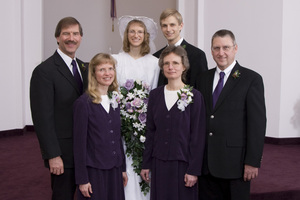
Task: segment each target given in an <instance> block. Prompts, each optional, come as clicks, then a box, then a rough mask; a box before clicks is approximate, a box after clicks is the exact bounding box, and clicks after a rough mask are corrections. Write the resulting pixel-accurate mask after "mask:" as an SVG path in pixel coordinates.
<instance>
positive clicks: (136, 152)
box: [120, 80, 150, 194]
mask: <svg viewBox="0 0 300 200" xmlns="http://www.w3.org/2000/svg"><path fill="white" fill-rule="evenodd" d="M149 91H150V86H149V85H148V84H147V83H145V82H142V81H139V80H136V81H134V80H127V81H126V83H125V84H124V85H123V86H121V87H120V92H121V103H120V108H121V119H122V128H121V134H122V136H123V138H124V141H125V145H126V155H127V156H131V157H132V161H133V163H132V166H133V168H134V171H135V172H136V173H137V174H138V175H139V174H140V172H141V168H142V160H143V150H144V148H145V147H144V142H145V141H146V137H145V132H146V130H145V127H146V117H147V114H146V112H147V104H148V95H149ZM140 187H141V190H142V192H143V193H144V194H147V193H148V192H149V190H150V188H149V185H148V184H147V183H146V182H145V181H142V182H140Z"/></svg>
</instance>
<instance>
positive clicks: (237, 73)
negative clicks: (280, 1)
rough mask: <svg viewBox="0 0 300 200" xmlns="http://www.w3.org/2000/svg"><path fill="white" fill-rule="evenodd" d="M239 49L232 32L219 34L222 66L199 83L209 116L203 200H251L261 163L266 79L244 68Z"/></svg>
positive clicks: (215, 41)
mask: <svg viewBox="0 0 300 200" xmlns="http://www.w3.org/2000/svg"><path fill="white" fill-rule="evenodd" d="M237 50H238V46H237V44H236V41H235V36H234V34H233V33H232V32H231V31H229V30H219V31H217V32H216V33H215V34H214V35H213V37H212V41H211V53H212V56H213V59H214V60H215V62H216V64H217V67H216V68H213V69H211V70H209V71H207V72H206V73H204V74H202V75H201V76H200V77H199V81H198V82H197V88H198V89H199V90H200V91H201V93H202V95H203V97H204V100H205V103H206V116H207V118H206V121H207V136H206V137H207V138H206V153H205V155H204V162H203V163H204V164H203V168H202V169H203V170H202V176H200V177H199V199H200V200H210V199H218V200H221V199H222V200H241V199H242V200H247V199H249V198H250V182H251V180H252V179H254V178H256V177H257V175H258V168H259V167H260V164H261V159H262V152H263V145H264V137H265V130H266V108H265V100H264V86H263V80H262V77H261V76H260V75H259V74H258V73H256V72H254V71H252V70H250V69H247V68H244V67H242V66H240V65H239V63H238V62H237V61H236V60H235V55H236V53H237Z"/></svg>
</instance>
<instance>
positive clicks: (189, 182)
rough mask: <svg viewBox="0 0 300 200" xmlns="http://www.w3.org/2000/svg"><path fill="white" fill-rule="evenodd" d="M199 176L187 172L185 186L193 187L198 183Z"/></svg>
mask: <svg viewBox="0 0 300 200" xmlns="http://www.w3.org/2000/svg"><path fill="white" fill-rule="evenodd" d="M197 180H198V177H197V176H194V175H189V174H185V175H184V182H185V187H193V186H194V185H195V184H196V183H197Z"/></svg>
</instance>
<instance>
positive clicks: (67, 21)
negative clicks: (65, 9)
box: [54, 17, 83, 38]
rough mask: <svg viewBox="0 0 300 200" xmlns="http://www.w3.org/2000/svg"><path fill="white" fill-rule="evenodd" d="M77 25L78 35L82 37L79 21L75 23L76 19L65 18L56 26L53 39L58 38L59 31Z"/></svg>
mask: <svg viewBox="0 0 300 200" xmlns="http://www.w3.org/2000/svg"><path fill="white" fill-rule="evenodd" d="M77 24H78V26H79V33H80V35H81V37H82V36H83V31H82V27H81V24H80V23H79V21H77V19H75V18H74V17H65V18H62V19H61V20H60V21H59V22H58V24H57V26H56V29H55V33H54V36H55V38H57V37H59V36H60V33H61V30H62V29H63V28H66V27H68V26H71V25H77Z"/></svg>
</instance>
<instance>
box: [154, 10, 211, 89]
mask: <svg viewBox="0 0 300 200" xmlns="http://www.w3.org/2000/svg"><path fill="white" fill-rule="evenodd" d="M160 27H161V31H162V33H163V34H164V36H165V38H166V39H167V40H168V45H175V46H179V45H180V46H182V47H183V48H184V49H185V50H186V52H187V56H188V59H189V63H190V68H189V70H188V71H187V74H186V82H185V84H188V85H191V86H195V84H196V80H197V77H199V75H200V73H202V72H205V71H207V69H208V68H207V60H206V56H205V53H204V52H203V51H202V50H201V49H199V48H197V47H195V46H193V45H191V44H189V43H187V41H185V40H184V39H183V38H182V37H181V36H180V32H181V30H182V28H183V20H182V16H181V14H180V13H179V12H178V11H177V10H175V9H166V10H164V11H163V12H162V13H161V15H160ZM166 47H167V46H165V47H164V48H162V49H160V50H159V51H157V52H156V53H154V54H153V55H154V56H155V57H157V58H159V57H160V54H161V52H162V51H163V50H164V49H165V48H166ZM167 83H168V80H167V79H166V77H165V76H164V75H163V74H162V72H160V74H159V79H158V86H160V85H165V84H167Z"/></svg>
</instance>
